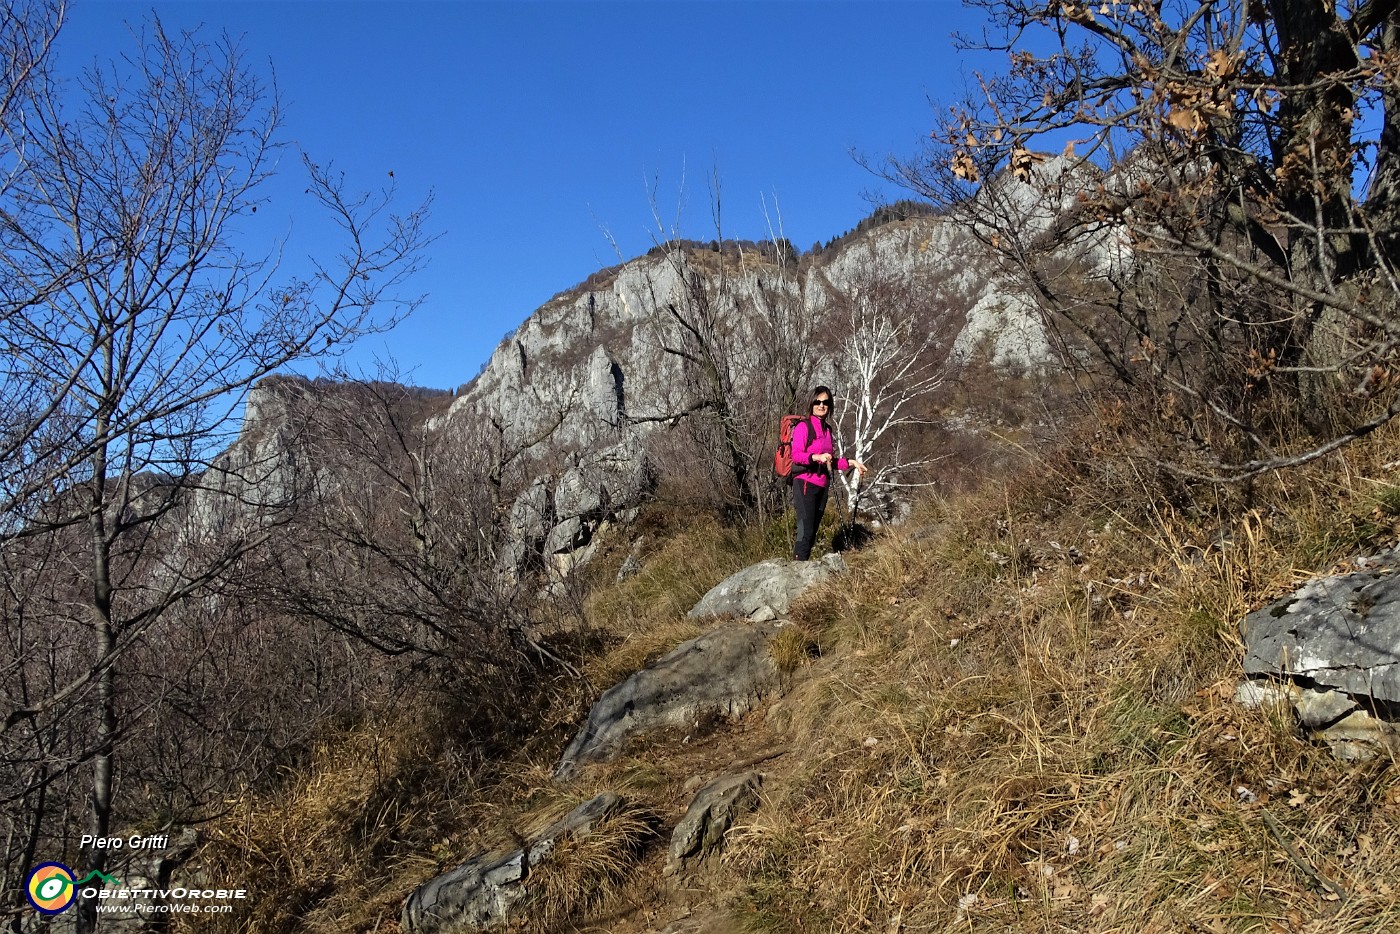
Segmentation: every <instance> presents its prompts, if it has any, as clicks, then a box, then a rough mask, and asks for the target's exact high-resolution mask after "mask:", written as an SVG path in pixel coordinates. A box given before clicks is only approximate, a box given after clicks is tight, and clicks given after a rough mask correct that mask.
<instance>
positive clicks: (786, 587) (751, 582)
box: [687, 554, 846, 622]
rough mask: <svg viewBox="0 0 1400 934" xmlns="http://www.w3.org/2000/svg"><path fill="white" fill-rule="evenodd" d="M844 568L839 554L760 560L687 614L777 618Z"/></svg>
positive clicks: (760, 619)
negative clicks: (802, 559) (810, 557)
mask: <svg viewBox="0 0 1400 934" xmlns="http://www.w3.org/2000/svg"><path fill="white" fill-rule="evenodd" d="M845 570H846V562H845V560H844V559H843V558H842V557H841V556H840V555H839V554H829V555H826V556H825V557H824V558H822V559H821V560H820V561H787V560H784V559H782V558H772V559H770V560H768V561H761V562H759V563H758V564H755V565H752V566H751V567H747V568H745V569H744V570H742V571H740V572H739V573H737V574H734V575H731V576H730V577H728V578H726V579H725V580H723V581H721V582H720V583H718V584H716V585H715V586H714V587H712V588H711V589H710V591H709V592H708V593H706V594H705V596H703V597H701V598H700V602H699V603H697V604H695V606H693V607H691V609H690V612H689V613H688V614H687V615H688V616H690V617H691V618H692V619H699V618H702V617H706V616H742V617H747V618H749V619H751V620H753V621H755V622H766V621H768V620H771V619H778V618H781V617H785V616H787V613H788V609H789V607H791V606H792V601H793V600H795V599H796V598H797V597H798V596H799V595H801V594H802V593H804V592H805V591H807V590H809V589H811V588H812V587H814V586H816V585H817V584H820V583H822V582H823V581H825V580H827V579H828V578H830V577H831V576H832V575H833V574H839V573H841V572H842V571H845Z"/></svg>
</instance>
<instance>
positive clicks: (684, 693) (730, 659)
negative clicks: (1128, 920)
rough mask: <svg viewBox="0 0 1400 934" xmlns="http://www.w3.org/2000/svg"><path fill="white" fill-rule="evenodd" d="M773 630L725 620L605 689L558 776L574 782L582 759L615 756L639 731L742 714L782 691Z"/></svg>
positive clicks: (567, 751) (563, 759)
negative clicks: (770, 643) (772, 645)
mask: <svg viewBox="0 0 1400 934" xmlns="http://www.w3.org/2000/svg"><path fill="white" fill-rule="evenodd" d="M774 631H775V629H774V627H772V626H770V625H768V624H761V623H760V624H755V623H724V624H721V625H720V626H718V627H716V628H715V629H713V630H711V631H710V632H707V633H705V634H703V635H700V636H697V637H695V638H694V639H691V640H690V641H688V642H684V643H682V644H680V645H679V646H677V647H676V648H675V649H673V650H672V651H671V652H669V653H668V654H667V655H666V656H664V657H663V658H662V659H661V660H660V661H658V662H656V663H655V664H654V665H651V666H649V667H647V668H644V669H642V670H641V671H638V672H636V673H635V674H633V675H632V676H631V677H629V678H627V679H626V680H624V681H622V682H621V683H620V684H617V685H614V686H613V687H612V688H610V689H608V690H607V691H605V692H603V696H602V697H600V698H598V701H597V703H595V704H594V705H593V708H592V709H591V710H590V711H589V712H588V719H587V721H585V722H584V724H583V727H582V728H581V729H580V730H579V731H578V734H577V735H575V736H574V739H573V741H572V742H571V743H569V746H568V748H567V749H565V750H564V754H563V756H562V757H561V758H560V760H559V764H558V766H556V768H555V770H554V777H555V778H556V779H557V780H560V781H563V780H567V779H570V778H572V777H573V776H574V774H575V773H576V772H577V771H578V769H579V767H580V766H582V765H585V764H588V763H590V762H607V761H609V760H611V759H613V758H616V757H617V756H618V755H619V754H620V753H621V752H622V750H623V748H624V747H625V745H626V743H627V741H628V740H629V739H630V738H632V737H633V736H636V735H638V734H641V733H646V732H649V731H651V730H656V729H661V728H664V727H679V728H687V727H690V726H692V725H694V724H695V723H696V722H697V721H699V720H702V719H704V718H706V717H710V716H718V717H726V718H735V717H739V716H742V715H743V714H746V713H748V712H749V711H750V710H752V709H754V708H755V707H756V706H758V704H759V703H760V702H761V701H762V700H763V699H764V698H766V697H769V696H772V695H776V694H777V693H778V692H779V690H780V689H781V684H782V682H781V679H780V678H779V676H778V669H777V667H776V666H775V665H774V664H773V659H772V658H771V657H770V656H769V654H768V639H769V638H770V637H771V635H772V634H773V632H774Z"/></svg>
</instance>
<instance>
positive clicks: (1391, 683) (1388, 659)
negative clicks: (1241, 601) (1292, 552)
mask: <svg viewBox="0 0 1400 934" xmlns="http://www.w3.org/2000/svg"><path fill="white" fill-rule="evenodd" d="M1367 564H1368V566H1367V567H1365V568H1364V569H1362V570H1359V571H1355V572H1353V573H1350V574H1338V575H1333V576H1330V577H1320V578H1316V579H1315V580H1311V581H1309V582H1308V583H1306V584H1304V585H1303V586H1302V587H1300V588H1299V589H1298V590H1296V591H1295V592H1293V593H1292V594H1290V595H1289V596H1287V597H1284V598H1283V599H1281V600H1276V601H1274V602H1273V603H1271V604H1269V605H1268V606H1266V607H1264V608H1262V609H1259V610H1256V611H1254V612H1253V613H1250V614H1249V615H1248V616H1246V617H1245V619H1244V623H1243V624H1242V627H1241V628H1242V630H1243V633H1244V639H1245V659H1244V670H1245V672H1246V673H1247V674H1251V675H1286V676H1288V677H1290V678H1295V679H1306V680H1307V681H1308V682H1309V683H1311V684H1314V685H1317V686H1318V687H1321V688H1326V689H1331V690H1335V691H1341V692H1344V693H1346V694H1350V695H1353V696H1358V697H1366V698H1370V699H1371V700H1372V701H1374V702H1377V703H1381V704H1400V574H1397V571H1400V555H1396V554H1393V553H1392V554H1388V555H1383V556H1381V557H1378V558H1375V559H1371V560H1370V561H1368V562H1367Z"/></svg>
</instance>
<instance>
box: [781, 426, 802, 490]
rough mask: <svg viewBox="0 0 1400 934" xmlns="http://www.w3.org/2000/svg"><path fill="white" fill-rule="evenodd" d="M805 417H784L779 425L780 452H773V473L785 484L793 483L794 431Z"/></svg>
mask: <svg viewBox="0 0 1400 934" xmlns="http://www.w3.org/2000/svg"><path fill="white" fill-rule="evenodd" d="M805 418H806V416H805V415H784V416H783V420H782V422H780V423H779V425H778V450H777V451H775V452H773V473H775V474H777V475H778V479H779V480H782V481H783V482H784V483H791V482H792V429H793V428H794V427H795V426H796V425H797V423H798V422H800V421H803V420H804V419H805Z"/></svg>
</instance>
